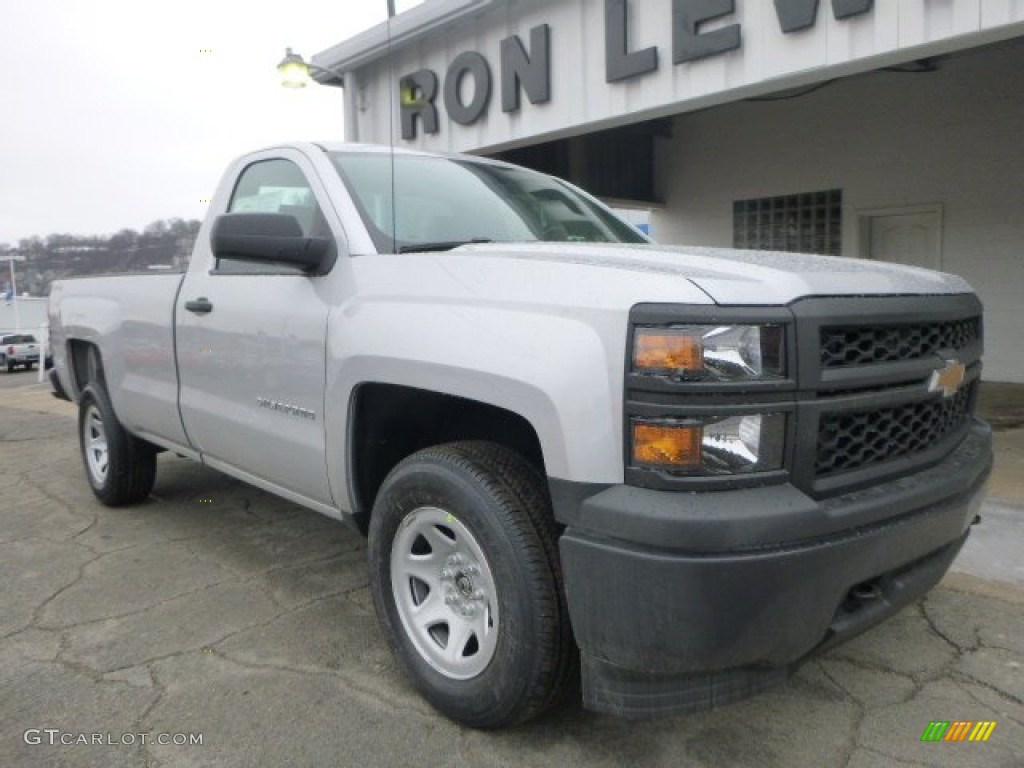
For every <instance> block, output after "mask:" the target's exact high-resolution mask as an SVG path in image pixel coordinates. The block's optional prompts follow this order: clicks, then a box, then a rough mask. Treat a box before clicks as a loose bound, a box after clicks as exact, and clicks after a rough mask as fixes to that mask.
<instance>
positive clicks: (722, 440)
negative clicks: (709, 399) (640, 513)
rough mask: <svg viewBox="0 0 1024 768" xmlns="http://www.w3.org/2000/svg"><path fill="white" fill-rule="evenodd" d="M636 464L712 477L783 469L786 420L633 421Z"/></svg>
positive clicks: (765, 416)
mask: <svg viewBox="0 0 1024 768" xmlns="http://www.w3.org/2000/svg"><path fill="white" fill-rule="evenodd" d="M631 433H632V434H631V437H632V449H631V456H632V462H631V463H632V465H633V466H634V467H638V468H642V469H659V470H662V471H667V472H673V473H682V474H687V475H698V476H711V475H731V474H743V473H749V472H770V471H772V470H777V469H781V468H782V463H783V453H784V448H785V436H786V416H785V414H781V413H758V414H748V415H743V416H726V417H707V418H687V419H633V420H632V424H631Z"/></svg>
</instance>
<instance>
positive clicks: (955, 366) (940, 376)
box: [928, 360, 967, 397]
mask: <svg viewBox="0 0 1024 768" xmlns="http://www.w3.org/2000/svg"><path fill="white" fill-rule="evenodd" d="M966 372H967V366H965V365H964V364H963V363H961V362H960V361H959V360H947V361H946V365H945V367H943V368H940V369H939V370H937V371H932V375H931V378H930V379H928V391H929V392H939V391H941V392H942V396H943V397H952V396H953V395H955V394H956V393H957V390H959V389H960V385H961V384H963V383H964V374H965V373H966Z"/></svg>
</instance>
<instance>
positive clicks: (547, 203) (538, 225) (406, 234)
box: [330, 152, 648, 253]
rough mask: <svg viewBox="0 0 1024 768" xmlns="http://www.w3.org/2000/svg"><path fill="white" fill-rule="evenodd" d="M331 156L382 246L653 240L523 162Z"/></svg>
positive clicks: (431, 247) (419, 247) (400, 249)
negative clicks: (519, 163)
mask: <svg viewBox="0 0 1024 768" xmlns="http://www.w3.org/2000/svg"><path fill="white" fill-rule="evenodd" d="M330 157H331V160H332V161H333V162H334V166H335V168H337V169H338V172H339V174H340V175H341V177H342V180H343V181H344V182H345V184H346V186H347V187H348V189H349V192H350V193H351V194H352V197H353V199H354V200H355V201H356V205H357V207H358V208H359V212H360V214H361V215H362V217H363V222H364V223H365V224H366V228H367V229H368V230H369V232H370V235H371V237H372V238H373V241H374V244H375V245H376V246H377V250H378V251H380V252H381V253H396V252H397V253H401V252H406V251H417V250H444V249H447V248H455V247H457V246H459V245H463V244H465V243H482V242H483V243H489V242H495V243H525V242H537V241H547V242H570V243H646V242H648V241H647V240H646V239H645V238H644V236H643V235H641V234H640V232H638V231H637V230H636V229H634V228H633V227H632V226H630V225H629V224H627V223H625V222H623V221H622V220H621V219H619V218H618V217H617V216H615V215H614V214H613V213H612V212H611V211H609V210H607V209H606V208H604V207H603V206H602V205H600V204H599V203H597V202H596V201H594V200H592V199H591V198H589V197H586V196H584V195H581V194H580V193H579V192H577V191H576V190H575V189H573V188H572V187H571V186H569V185H568V184H566V183H564V182H562V181H560V180H559V179H556V178H553V177H551V176H545V175H544V174H541V173H536V172H534V171H529V170H526V169H525V168H518V167H515V166H508V165H499V164H496V163H483V162H475V161H473V160H467V159H463V158H454V157H428V156H419V155H403V154H396V155H394V157H393V158H392V156H391V155H387V154H369V153H358V152H332V153H330ZM392 159H393V160H394V183H393V185H392V165H391V164H392ZM392 189H394V192H395V195H394V204H393V205H392V199H391V191H392Z"/></svg>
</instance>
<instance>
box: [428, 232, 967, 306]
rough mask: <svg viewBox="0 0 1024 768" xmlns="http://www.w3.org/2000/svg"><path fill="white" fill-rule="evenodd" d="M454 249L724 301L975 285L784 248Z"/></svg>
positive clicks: (940, 290)
mask: <svg viewBox="0 0 1024 768" xmlns="http://www.w3.org/2000/svg"><path fill="white" fill-rule="evenodd" d="M450 253H451V254H453V255H454V254H460V255H462V254H465V255H470V254H471V255H472V256H474V257H483V258H493V259H511V260H526V261H537V262H549V263H561V264H579V265H585V266H590V267H598V268H605V269H617V270H624V271H627V272H635V273H645V274H651V273H654V274H664V275H666V276H673V277H680V278H684V279H686V280H688V281H690V282H691V283H692V284H693V285H695V286H697V287H698V288H699V289H700V290H701V291H703V292H704V293H705V294H707V296H708V297H710V298H711V300H712V301H714V302H715V303H717V304H723V305H728V304H740V305H758V304H760V305H784V304H789V303H790V302H792V301H795V300H796V299H799V298H804V297H808V296H857V295H908V294H918V295H920V294H944V293H967V292H970V291H971V287H970V285H969V284H968V283H967V282H966V281H965V280H963V279H962V278H960V277H957V276H956V275H950V274H946V273H943V272H934V271H932V270H927V269H918V268H916V267H906V266H901V265H897V264H887V263H883V262H877V261H870V260H866V259H844V258H839V257H833V256H813V255H807V254H796V253H783V252H777V251H740V250H733V249H727V248H704V247H694V246H663V245H614V244H603V243H586V244H563V243H522V244H519V243H493V244H474V245H467V246H462V247H461V248H458V249H457V250H455V251H451V252H450ZM439 255H440V254H439Z"/></svg>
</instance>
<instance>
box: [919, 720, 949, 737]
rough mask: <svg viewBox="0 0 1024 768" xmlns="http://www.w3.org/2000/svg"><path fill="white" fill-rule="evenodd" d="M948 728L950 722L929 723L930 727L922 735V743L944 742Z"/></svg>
mask: <svg viewBox="0 0 1024 768" xmlns="http://www.w3.org/2000/svg"><path fill="white" fill-rule="evenodd" d="M948 728H949V720H945V721H939V720H932V721H931V722H930V723H928V727H927V728H925V729H924V733H922V734H921V741H942V737H943V736H945V735H946V730H947V729H948Z"/></svg>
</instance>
